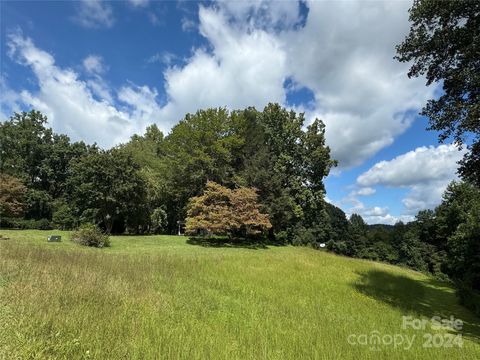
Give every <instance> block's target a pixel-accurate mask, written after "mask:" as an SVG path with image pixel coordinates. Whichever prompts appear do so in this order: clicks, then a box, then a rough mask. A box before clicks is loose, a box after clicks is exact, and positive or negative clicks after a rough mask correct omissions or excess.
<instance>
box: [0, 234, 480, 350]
mask: <svg viewBox="0 0 480 360" xmlns="http://www.w3.org/2000/svg"><path fill="white" fill-rule="evenodd" d="M50 233H52V231H46V232H45V231H4V230H1V231H0V234H2V235H3V236H7V237H9V238H10V240H0V324H1V326H0V359H3V358H6V359H11V358H16V357H19V358H39V359H45V358H47V359H48V358H52V359H62V358H65V359H84V358H93V359H155V358H164V359H337V358H338V359H370V358H372V359H374V358H375V359H378V358H389V359H402V358H412V359H413V358H418V359H419V358H422V359H444V358H445V359H446V358H449V359H467V358H471V359H473V358H480V320H479V319H477V318H475V317H473V316H472V315H471V313H470V312H468V311H467V310H465V309H464V308H463V307H461V306H459V305H458V304H457V300H456V297H455V295H454V292H453V289H452V288H451V287H450V286H448V285H446V284H443V283H439V282H437V281H434V280H433V279H431V278H429V277H427V276H425V275H423V274H420V273H417V272H413V271H409V270H406V269H401V268H398V267H394V266H389V265H384V264H379V263H374V262H369V261H361V260H356V259H350V258H344V257H339V256H335V255H331V254H328V253H325V252H320V251H316V250H312V249H309V248H303V247H290V246H288V247H271V246H270V247H266V248H263V247H251V248H248V247H242V246H238V247H234V246H228V247H221V246H204V245H205V244H192V243H189V242H188V241H187V238H184V237H174V236H145V237H139V236H135V237H134V236H132V237H129V236H121V237H113V238H112V247H111V248H107V249H89V248H82V247H80V246H78V245H75V244H73V243H71V242H70V241H68V238H69V234H68V233H66V232H57V231H55V232H53V233H61V235H62V236H63V242H62V243H47V242H46V237H47V235H48V234H50ZM403 315H411V316H413V317H415V318H419V319H430V318H431V317H432V316H434V315H440V316H442V317H444V318H447V317H450V316H454V317H455V318H459V319H461V320H463V321H464V326H463V330H462V332H461V333H462V336H463V346H462V347H458V346H456V345H453V347H446V346H448V345H452V344H448V343H449V340H445V339H448V335H446V334H449V333H451V334H455V332H454V331H452V330H432V329H430V326H427V328H426V329H425V330H415V329H412V328H408V329H402V316H403ZM374 331H378V333H379V334H380V335H381V336H384V335H392V336H394V335H397V337H398V338H399V337H400V336H401V337H404V338H405V336H408V337H409V339H412V337H413V336H415V338H414V340H413V345H412V347H411V348H410V349H409V350H404V349H403V347H404V346H406V344H403V345H400V346H399V347H397V348H396V349H395V348H394V346H393V344H392V345H388V344H381V345H380V346H376V347H375V348H374V349H371V347H372V346H370V345H359V344H358V342H361V341H360V340H359V339H361V337H360V335H362V334H366V335H368V336H369V337H370V335H372V334H376V333H374ZM352 334H353V335H354V336H355V339H357V340H355V341H357V344H356V345H351V344H349V341H348V339H350V341H351V342H353V340H352V337H351V335H352ZM426 334H427V335H426ZM428 334H433V335H435V336H434V339H433V340H434V341H436V344H437V345H438V344H439V343H440V341H441V342H442V344H443V345H445V346H442V347H439V348H436V347H435V346H434V345H433V346H432V347H423V345H424V343H426V342H427V345H428V337H429V335H428ZM439 339H440V340H439ZM385 340H387V339H386V338H385ZM430 345H432V343H430Z"/></svg>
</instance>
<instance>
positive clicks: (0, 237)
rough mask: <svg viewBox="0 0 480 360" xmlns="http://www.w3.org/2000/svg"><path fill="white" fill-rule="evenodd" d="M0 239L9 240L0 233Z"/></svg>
mask: <svg viewBox="0 0 480 360" xmlns="http://www.w3.org/2000/svg"><path fill="white" fill-rule="evenodd" d="M0 240H10V238H8V237H4V236H3V235H0Z"/></svg>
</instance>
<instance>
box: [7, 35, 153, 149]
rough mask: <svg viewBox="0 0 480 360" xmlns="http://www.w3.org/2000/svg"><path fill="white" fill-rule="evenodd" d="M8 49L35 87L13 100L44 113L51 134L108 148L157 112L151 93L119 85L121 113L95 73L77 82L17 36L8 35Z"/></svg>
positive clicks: (72, 74)
mask: <svg viewBox="0 0 480 360" xmlns="http://www.w3.org/2000/svg"><path fill="white" fill-rule="evenodd" d="M8 47H9V55H10V56H11V57H12V59H14V60H15V61H17V62H19V63H21V64H23V65H25V66H28V67H30V68H31V69H32V71H33V73H34V75H35V77H36V79H37V82H38V87H39V89H38V90H37V91H32V92H29V91H22V92H21V93H20V95H19V100H18V101H19V102H22V103H23V104H25V105H27V106H31V107H34V108H36V109H38V110H40V111H42V112H44V113H45V114H46V115H47V116H48V118H49V124H50V125H51V126H52V127H53V128H54V129H55V130H56V131H57V132H60V133H66V134H68V135H70V136H71V137H72V138H73V139H74V140H85V141H87V142H90V143H92V142H97V143H98V144H99V145H101V146H104V147H110V146H112V145H115V144H118V143H120V142H122V141H125V140H127V139H128V138H129V136H130V135H132V134H133V133H135V132H141V131H143V129H144V128H145V126H146V125H148V123H152V122H154V120H155V115H154V114H155V113H157V112H158V111H159V109H158V106H157V104H156V102H155V96H156V95H157V92H156V90H155V89H150V88H148V87H146V86H143V87H135V86H133V85H129V86H125V87H123V88H122V89H121V91H120V93H119V94H118V97H119V98H120V100H121V101H122V102H124V103H125V104H126V108H124V109H122V108H119V107H116V106H115V104H114V103H113V100H112V95H111V94H110V89H109V88H108V87H107V85H106V84H105V82H104V81H103V79H102V78H101V77H100V76H99V75H98V74H95V76H94V77H93V78H92V79H90V80H88V81H82V80H81V79H80V78H79V75H78V74H77V73H76V72H75V71H73V70H71V69H66V68H61V67H59V66H57V65H56V64H55V59H54V57H53V56H52V55H51V54H49V53H48V52H46V51H43V50H41V49H39V48H37V47H36V46H35V44H34V43H33V41H32V40H31V39H30V38H28V37H24V36H23V35H22V34H21V33H13V34H10V36H9V38H8ZM95 95H96V96H97V97H99V98H96V97H95ZM102 95H103V96H102Z"/></svg>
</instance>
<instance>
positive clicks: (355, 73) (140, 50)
mask: <svg viewBox="0 0 480 360" xmlns="http://www.w3.org/2000/svg"><path fill="white" fill-rule="evenodd" d="M0 6H1V19H0V20H1V37H2V38H1V77H0V91H1V109H0V117H1V119H0V120H5V119H7V118H9V116H10V115H11V114H12V112H13V111H19V110H27V109H30V108H32V107H33V108H36V109H38V110H40V111H42V112H44V113H45V114H47V116H48V118H49V124H50V126H52V127H53V128H54V129H55V130H56V131H57V132H61V133H66V134H68V135H69V136H70V137H71V138H72V139H73V140H80V139H81V140H84V141H86V142H90V143H93V142H97V143H98V144H100V145H101V146H103V147H110V146H113V145H116V144H119V143H121V142H124V141H126V140H128V138H129V137H130V136H131V135H132V134H133V133H141V132H143V130H144V129H145V127H146V126H147V125H148V124H150V123H156V124H157V125H158V126H159V127H160V128H161V129H162V130H163V131H164V132H165V133H168V131H169V129H170V128H171V127H172V125H174V124H175V123H176V122H178V121H179V120H180V119H181V118H182V117H183V116H184V114H185V113H187V112H194V111H196V110H197V109H199V108H206V107H217V106H226V107H228V108H231V109H237V108H244V107H247V106H255V107H257V108H258V109H262V108H263V107H264V106H265V105H266V104H267V103H268V102H279V103H281V104H283V105H284V106H286V107H288V108H294V109H296V110H297V111H302V112H305V115H306V118H307V119H308V121H312V120H313V119H314V118H315V117H318V118H320V119H322V120H323V121H324V122H325V124H326V129H327V130H326V131H327V142H328V144H329V145H330V147H331V149H332V155H333V157H334V158H335V159H337V160H338V161H339V167H338V168H337V169H336V170H335V171H334V172H333V173H332V174H331V175H330V176H329V178H328V179H327V180H326V184H327V197H328V200H329V201H330V202H332V203H334V204H336V205H338V206H340V207H341V208H342V209H343V210H344V211H345V212H346V213H347V214H351V213H353V212H356V213H359V214H361V215H362V216H363V217H364V218H365V219H366V220H367V221H368V222H369V223H387V224H391V223H394V222H396V221H397V220H404V221H408V220H410V219H412V216H413V215H414V214H415V213H416V212H417V211H418V210H421V209H425V208H432V207H434V206H435V205H437V204H438V203H439V201H440V199H441V194H442V192H443V190H444V189H445V187H446V185H447V184H448V183H449V182H450V181H451V180H452V179H455V178H456V175H455V172H456V162H457V161H458V160H459V159H460V158H461V157H462V153H461V152H459V151H458V150H457V149H456V148H455V147H454V146H453V145H450V144H448V143H447V144H443V145H440V144H438V142H437V134H436V133H434V132H430V131H426V130H425V128H426V126H427V121H426V119H424V118H422V117H420V116H418V115H417V114H418V112H419V109H420V108H421V107H422V105H423V104H424V103H425V102H426V100H427V99H429V98H431V97H434V96H436V95H438V93H439V91H440V89H439V88H435V86H431V87H428V88H427V87H425V81H424V79H408V78H407V76H406V72H407V69H408V65H407V64H400V63H398V62H397V61H396V60H394V59H393V56H394V55H395V45H396V44H398V43H399V42H401V41H402V40H403V38H404V37H405V35H406V34H407V32H408V29H409V23H408V12H407V11H408V8H409V7H410V6H411V2H410V1H371V2H368V1H361V2H356V1H317V2H310V1H307V2H297V1H260V2H248V1H222V2H195V1H178V2H175V1H149V0H130V1H125V2H123V1H114V2H99V1H95V0H88V1H72V2H69V1H55V2H53V1H52V2H47V1H44V2H42V1H36V2H28V1H11V2H6V1H2V2H1V3H0Z"/></svg>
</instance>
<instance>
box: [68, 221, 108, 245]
mask: <svg viewBox="0 0 480 360" xmlns="http://www.w3.org/2000/svg"><path fill="white" fill-rule="evenodd" d="M71 239H72V241H73V242H75V243H77V244H80V245H84V246H92V247H97V248H103V247H108V246H110V239H109V237H108V235H107V234H104V233H103V232H102V231H101V230H100V229H99V228H98V227H97V226H95V225H83V226H82V227H80V228H79V229H78V230H77V231H75V232H74V233H73V234H72V238H71Z"/></svg>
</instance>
